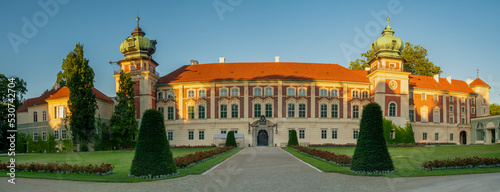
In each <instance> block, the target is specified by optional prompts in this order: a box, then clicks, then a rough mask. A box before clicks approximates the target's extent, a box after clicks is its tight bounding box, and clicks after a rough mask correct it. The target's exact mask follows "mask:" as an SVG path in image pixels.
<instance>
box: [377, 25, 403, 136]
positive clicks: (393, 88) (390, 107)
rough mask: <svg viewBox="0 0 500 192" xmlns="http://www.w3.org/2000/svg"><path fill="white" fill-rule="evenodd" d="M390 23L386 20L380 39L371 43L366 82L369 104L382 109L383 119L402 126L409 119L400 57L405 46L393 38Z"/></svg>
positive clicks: (401, 58) (399, 40)
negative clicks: (368, 85) (368, 87)
mask: <svg viewBox="0 0 500 192" xmlns="http://www.w3.org/2000/svg"><path fill="white" fill-rule="evenodd" d="M389 20H390V19H389V18H387V26H386V27H385V29H384V31H382V36H381V37H379V38H378V39H377V40H375V41H374V42H373V43H372V44H371V47H370V51H371V52H372V53H373V54H374V56H373V58H372V60H371V61H369V65H370V71H369V74H368V79H369V81H370V83H371V87H370V90H371V95H372V98H371V99H372V102H376V103H378V104H379V105H380V106H381V107H382V110H383V112H384V117H385V118H388V119H390V120H392V121H393V122H394V123H396V124H399V125H402V126H404V125H405V124H406V122H408V120H409V85H408V79H409V75H410V73H409V72H406V71H405V69H404V63H405V61H404V59H403V57H402V55H401V53H402V51H403V48H404V43H403V41H401V39H399V38H397V37H395V36H394V30H392V28H391V26H390V25H389Z"/></svg>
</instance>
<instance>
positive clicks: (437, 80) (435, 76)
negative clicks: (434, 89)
mask: <svg viewBox="0 0 500 192" xmlns="http://www.w3.org/2000/svg"><path fill="white" fill-rule="evenodd" d="M434 80H436V82H438V83H439V74H435V75H434Z"/></svg>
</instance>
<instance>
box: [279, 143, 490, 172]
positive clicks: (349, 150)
mask: <svg viewBox="0 0 500 192" xmlns="http://www.w3.org/2000/svg"><path fill="white" fill-rule="evenodd" d="M284 149H285V150H286V151H288V152H289V153H291V154H293V155H295V156H296V157H298V158H299V159H302V160H303V161H305V162H307V163H309V164H311V165H312V166H315V167H317V168H318V169H320V170H322V171H324V172H337V173H343V174H351V175H357V174H353V173H350V172H349V167H340V166H337V165H334V164H331V163H327V162H325V161H322V160H318V159H316V158H312V157H309V156H307V155H304V154H302V153H299V152H297V151H295V150H293V149H291V148H284ZM314 149H318V150H324V151H330V152H334V153H340V154H346V155H349V156H353V155H354V147H314ZM389 153H390V155H391V158H392V161H393V164H394V167H395V168H396V170H397V172H394V173H389V174H384V176H387V177H419V176H437V175H460V174H476V173H495V172H500V167H494V168H473V169H448V170H435V171H425V170H421V169H418V167H419V166H421V165H422V163H424V162H426V161H432V160H435V159H440V160H441V159H448V158H449V159H453V158H455V157H470V156H478V157H500V145H465V146H439V147H434V146H428V147H426V148H389Z"/></svg>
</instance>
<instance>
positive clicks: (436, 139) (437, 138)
mask: <svg viewBox="0 0 500 192" xmlns="http://www.w3.org/2000/svg"><path fill="white" fill-rule="evenodd" d="M434 141H439V133H434Z"/></svg>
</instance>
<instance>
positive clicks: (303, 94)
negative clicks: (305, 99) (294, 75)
mask: <svg viewBox="0 0 500 192" xmlns="http://www.w3.org/2000/svg"><path fill="white" fill-rule="evenodd" d="M306 95H307V92H306V89H304V88H300V89H299V96H306Z"/></svg>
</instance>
